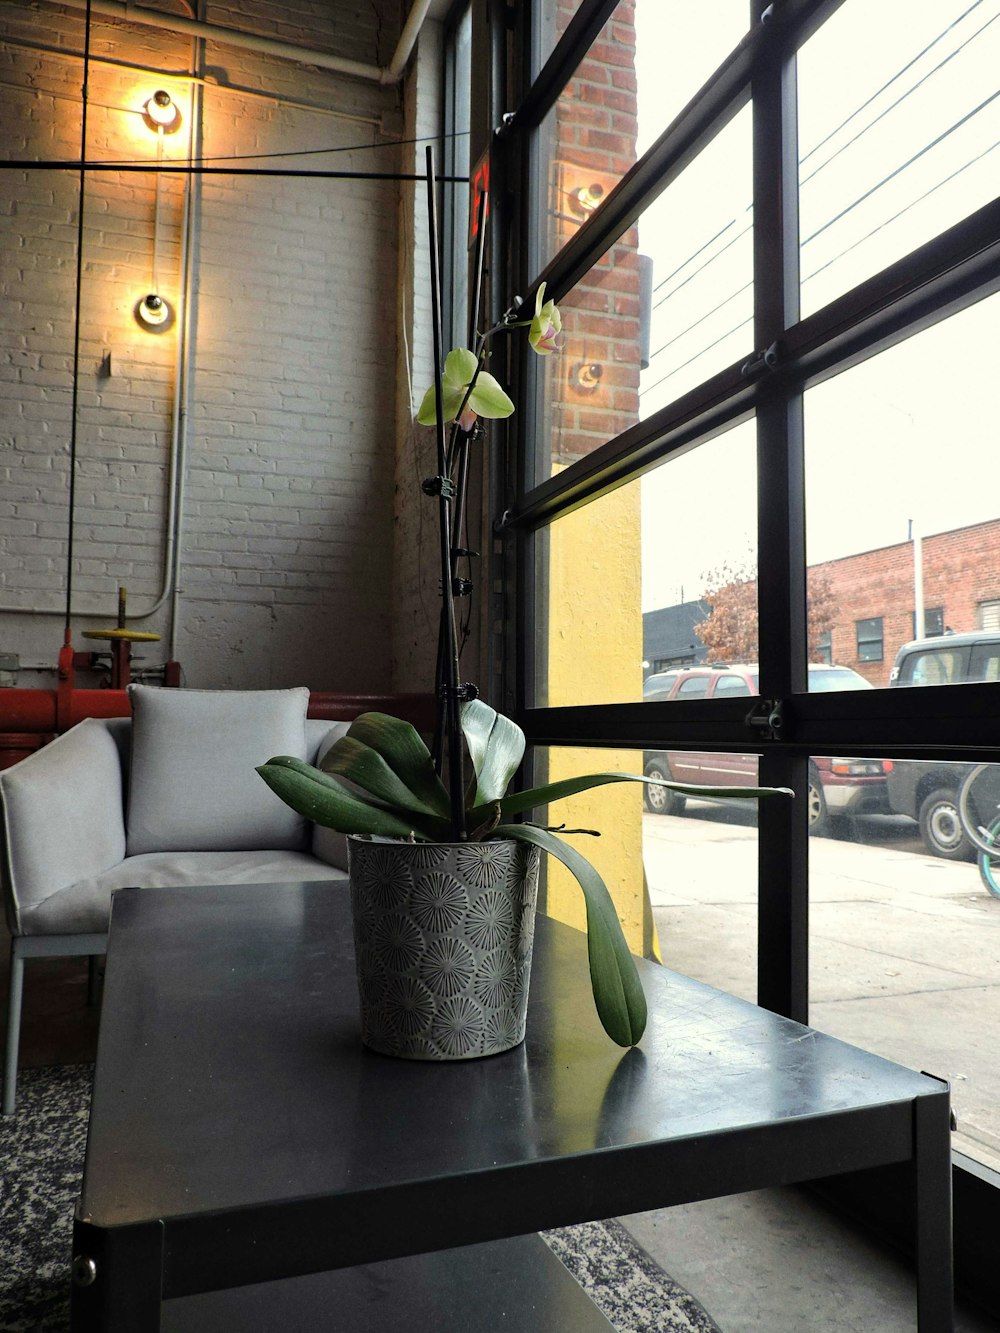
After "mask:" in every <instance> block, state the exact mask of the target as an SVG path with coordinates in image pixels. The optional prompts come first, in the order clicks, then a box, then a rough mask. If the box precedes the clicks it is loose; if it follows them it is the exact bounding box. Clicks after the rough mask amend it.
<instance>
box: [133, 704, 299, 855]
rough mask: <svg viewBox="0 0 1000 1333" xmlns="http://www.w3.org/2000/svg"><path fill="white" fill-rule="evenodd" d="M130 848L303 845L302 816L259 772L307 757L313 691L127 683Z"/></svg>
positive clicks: (238, 848)
mask: <svg viewBox="0 0 1000 1333" xmlns="http://www.w3.org/2000/svg"><path fill="white" fill-rule="evenodd" d="M129 696H130V698H131V701H132V761H131V773H130V781H129V793H128V803H127V815H126V831H127V839H128V841H127V850H128V855H129V856H137V855H140V854H142V853H145V852H172V851H188V852H200V851H206V852H207V851H253V850H260V849H265V848H272V849H274V850H278V849H284V848H291V849H295V850H298V849H301V848H304V847H305V846H306V845H307V839H308V830H307V825H306V821H305V820H304V819H303V818H302V817H301V816H300V815H297V814H296V813H295V811H294V810H291V809H290V808H289V807H288V806H287V805H285V804H284V802H283V801H281V800H279V799H278V797H277V796H275V795H274V793H273V792H272V791H271V790H270V788H269V787H268V786H267V784H266V783H265V782H264V781H263V779H262V778H261V777H260V775H259V774H258V773H257V772H256V768H257V766H258V765H259V764H263V763H265V762H266V761H267V760H268V759H271V758H272V757H273V756H274V755H278V754H288V755H293V756H294V757H295V758H297V759H304V758H305V756H306V729H305V723H306V708H307V707H308V704H309V691H308V690H307V689H305V688H302V689H291V690H184V689H182V690H176V689H159V688H155V687H151V686H147V685H130V686H129Z"/></svg>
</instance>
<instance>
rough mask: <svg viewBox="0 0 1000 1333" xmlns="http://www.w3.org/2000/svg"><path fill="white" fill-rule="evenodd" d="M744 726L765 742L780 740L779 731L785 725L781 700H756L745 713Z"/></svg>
mask: <svg viewBox="0 0 1000 1333" xmlns="http://www.w3.org/2000/svg"><path fill="white" fill-rule="evenodd" d="M746 724H747V726H748V727H749V729H750V730H751V731H755V732H756V733H757V734H758V735H759V736H761V737H762V738H763V739H764V740H766V741H776V740H780V738H781V729H782V727H783V726H784V725H785V716H784V710H783V708H782V704H781V700H780V699H758V700H757V701H756V703H755V704H754V706H753V707H752V708H751V709H750V712H749V713H747V716H746Z"/></svg>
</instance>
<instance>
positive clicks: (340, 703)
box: [0, 685, 435, 735]
mask: <svg viewBox="0 0 1000 1333" xmlns="http://www.w3.org/2000/svg"><path fill="white" fill-rule="evenodd" d="M130 712H131V709H130V707H129V701H128V694H127V693H126V691H125V690H78V689H74V688H73V687H72V686H70V687H69V688H66V686H65V685H61V686H60V687H59V688H58V689H55V690H43V689H18V688H16V687H15V688H12V689H3V690H0V734H2V733H5V732H17V733H27V732H34V733H39V732H41V733H46V734H49V735H52V734H58V733H59V732H63V731H68V730H69V728H70V727H73V726H75V725H76V724H77V723H78V722H82V721H83V719H84V718H86V717H128V715H129V713H130ZM367 712H378V713H392V714H393V715H394V716H396V717H403V718H405V719H406V720H407V721H408V722H412V723H413V725H414V726H415V727H417V728H418V729H420V730H421V731H430V730H432V729H433V726H434V713H435V709H434V696H433V695H431V694H346V693H340V692H338V691H315V690H314V691H313V692H312V693H311V694H310V695H309V710H308V715H309V717H316V718H324V719H326V720H328V721H331V722H337V721H349V720H350V719H351V718H354V717H357V715H358V714H359V713H367Z"/></svg>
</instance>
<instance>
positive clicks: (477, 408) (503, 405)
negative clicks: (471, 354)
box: [459, 370, 514, 421]
mask: <svg viewBox="0 0 1000 1333" xmlns="http://www.w3.org/2000/svg"><path fill="white" fill-rule="evenodd" d="M459 406H461V404H459ZM469 407H471V409H472V410H473V412H475V413H477V414H478V415H479V416H481V417H486V418H488V419H489V420H490V421H498V420H500V419H501V418H503V417H509V416H510V415H511V413H512V412H513V411H514V404H513V403H512V402H511V400H510V398H508V396H507V394H506V393H505V392H504V390H503V389H502V388H501V386H500V383H499V381H498V380H496V379H494V377H493V376H492V375H491V374H490V373H489V372H488V371H486V370H481V371H480V372H479V378H478V379H477V380H476V387H475V388H474V389H473V390H472V394H471V395H470V397H469Z"/></svg>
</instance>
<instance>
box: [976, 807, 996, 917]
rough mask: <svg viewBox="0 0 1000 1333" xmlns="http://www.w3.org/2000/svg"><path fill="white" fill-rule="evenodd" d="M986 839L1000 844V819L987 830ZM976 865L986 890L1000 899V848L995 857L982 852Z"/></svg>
mask: <svg viewBox="0 0 1000 1333" xmlns="http://www.w3.org/2000/svg"><path fill="white" fill-rule="evenodd" d="M986 838H987V840H990V839H992V841H993V842H994V843H998V844H1000V819H996V820H994V821H993V823H992V824H991V825H990V827H989V828H988V829H987V831H986ZM976 864H977V865H978V866H979V878H980V879H981V880H982V881H983V883H984V884H985V885H986V888H987V889H988V890H989V892H990V893H992V894H993V897H994V898H1000V846H997V848H996V851H995V853H994V854H993V855H991V854H990V853H989V852H980V853H979V856H978V857H977V858H976Z"/></svg>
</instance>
